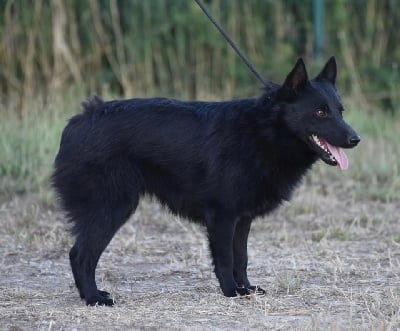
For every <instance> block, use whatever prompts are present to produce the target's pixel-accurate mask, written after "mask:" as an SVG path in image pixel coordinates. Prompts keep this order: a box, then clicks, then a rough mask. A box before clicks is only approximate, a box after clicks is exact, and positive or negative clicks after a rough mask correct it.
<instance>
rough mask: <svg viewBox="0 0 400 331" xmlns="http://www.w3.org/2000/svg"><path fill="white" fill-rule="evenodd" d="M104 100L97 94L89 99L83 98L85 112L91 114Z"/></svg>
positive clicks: (82, 105)
mask: <svg viewBox="0 0 400 331" xmlns="http://www.w3.org/2000/svg"><path fill="white" fill-rule="evenodd" d="M103 102H104V101H103V100H102V99H101V98H100V97H98V96H97V95H93V96H91V97H90V98H88V99H85V100H82V102H81V108H82V111H83V113H84V114H88V115H89V114H91V113H93V111H94V110H95V109H96V108H97V106H99V105H101V104H102V103H103Z"/></svg>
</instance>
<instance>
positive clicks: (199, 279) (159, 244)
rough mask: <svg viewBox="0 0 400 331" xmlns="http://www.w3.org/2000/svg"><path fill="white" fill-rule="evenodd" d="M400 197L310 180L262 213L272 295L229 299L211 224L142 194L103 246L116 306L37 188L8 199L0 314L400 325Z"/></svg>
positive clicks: (149, 321) (177, 322) (104, 321)
mask: <svg viewBox="0 0 400 331" xmlns="http://www.w3.org/2000/svg"><path fill="white" fill-rule="evenodd" d="M399 215H400V206H399V203H398V202H393V203H382V202H374V201H354V200H352V198H351V192H347V191H346V188H342V189H340V188H339V189H338V188H337V187H336V188H330V187H329V186H328V188H326V187H325V188H323V189H322V188H321V187H320V186H317V185H315V184H313V183H308V184H307V185H303V186H302V187H301V188H300V189H298V190H297V191H296V193H295V197H294V199H293V200H292V201H291V202H290V203H285V204H284V205H283V206H281V208H280V209H278V211H277V212H275V213H274V214H272V215H269V216H268V217H265V218H263V219H259V220H257V221H255V222H254V224H253V228H252V232H251V234H250V239H249V277H250V279H251V280H252V282H253V283H254V284H258V285H260V286H262V287H263V288H264V289H265V290H266V291H267V295H266V296H264V297H255V296H251V297H247V298H225V297H224V296H222V294H221V292H220V290H219V287H218V284H217V281H216V279H215V276H214V274H213V272H212V266H211V261H210V257H209V252H208V244H207V241H206V236H205V235H204V230H203V229H202V228H201V227H199V226H197V225H195V224H192V223H189V222H187V221H186V220H181V219H178V218H176V217H174V216H172V215H171V214H169V213H168V212H166V211H165V210H164V209H162V208H160V206H159V205H158V204H157V203H153V202H150V201H148V200H145V201H143V202H142V203H141V205H140V207H139V208H138V210H137V212H136V213H135V215H134V216H132V218H131V219H130V221H129V222H128V223H127V224H126V225H125V226H124V227H123V228H122V229H121V231H120V232H119V233H118V234H117V236H116V237H115V238H114V239H113V241H112V242H111V244H110V246H109V247H108V248H107V250H106V252H105V253H104V254H103V256H102V258H101V260H100V264H99V267H98V270H97V282H98V285H99V287H101V288H103V289H105V290H107V291H110V292H111V293H112V295H113V296H114V297H115V300H116V302H117V304H116V306H115V307H112V308H110V307H86V306H85V304H84V302H83V301H81V300H80V298H79V296H78V293H77V291H76V289H75V288H74V284H73V279H72V274H71V271H70V267H69V262H68V250H69V247H70V246H71V244H72V240H71V238H70V236H69V234H68V232H67V226H66V224H65V222H64V220H63V216H62V214H61V213H60V212H57V211H54V210H50V209H46V208H44V207H41V206H40V204H39V203H37V201H36V199H35V197H28V198H15V199H13V200H12V201H10V202H8V203H5V204H3V205H1V206H0V224H1V227H0V270H1V273H0V320H1V321H2V325H1V328H2V329H6V330H28V329H38V330H42V329H46V330H59V329H74V330H84V329H99V326H101V329H104V330H112V329H143V328H152V329H160V328H162V329H221V330H232V329H237V330H246V329H263V330H265V329H276V330H293V329H312V330H313V329H318V330H330V329H338V330H344V329H351V330H364V329H374V330H376V329H386V330H389V329H396V328H398V327H400V315H399V314H400V222H399Z"/></svg>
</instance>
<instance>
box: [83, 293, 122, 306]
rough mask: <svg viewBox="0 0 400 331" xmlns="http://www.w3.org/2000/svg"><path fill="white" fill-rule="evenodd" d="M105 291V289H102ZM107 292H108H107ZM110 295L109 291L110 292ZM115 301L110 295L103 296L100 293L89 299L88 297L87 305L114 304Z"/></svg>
mask: <svg viewBox="0 0 400 331" xmlns="http://www.w3.org/2000/svg"><path fill="white" fill-rule="evenodd" d="M101 292H105V291H101ZM105 293H107V292H105ZM108 295H109V293H108ZM114 304H115V301H114V299H111V298H110V297H109V296H103V295H101V294H98V295H96V296H94V297H91V298H89V299H86V305H88V306H114Z"/></svg>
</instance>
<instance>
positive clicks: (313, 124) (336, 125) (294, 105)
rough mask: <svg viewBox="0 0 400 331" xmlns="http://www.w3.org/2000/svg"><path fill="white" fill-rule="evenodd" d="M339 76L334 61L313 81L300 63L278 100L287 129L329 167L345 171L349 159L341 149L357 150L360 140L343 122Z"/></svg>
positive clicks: (288, 77)
mask: <svg viewBox="0 0 400 331" xmlns="http://www.w3.org/2000/svg"><path fill="white" fill-rule="evenodd" d="M336 75H337V67H336V61H335V58H334V57H331V58H330V59H329V60H328V62H327V63H326V64H325V66H324V68H323V69H322V70H321V72H320V73H319V74H318V75H317V76H316V77H315V78H313V79H311V80H309V79H308V76H307V71H306V68H305V65H304V62H303V60H302V59H299V60H298V61H297V63H296V65H295V66H294V68H293V69H292V71H291V72H290V73H289V75H288V76H287V78H286V80H285V82H284V83H283V85H282V86H280V87H279V88H278V89H277V91H276V95H275V98H276V100H277V101H278V102H279V104H281V106H282V107H281V109H282V112H283V113H282V117H283V121H284V122H285V125H286V126H287V128H288V129H289V130H290V131H291V132H292V133H293V134H294V135H295V136H296V137H297V138H299V139H300V140H301V141H303V142H304V143H305V144H306V145H307V146H308V148H310V149H311V151H313V152H314V153H315V154H316V155H317V156H318V157H319V158H321V159H322V160H323V161H325V162H326V163H327V164H329V165H338V166H339V167H340V169H342V170H345V169H347V167H348V159H347V156H346V154H345V153H344V152H343V151H342V149H341V148H352V147H355V146H356V145H357V144H358V143H359V142H360V137H359V135H358V134H357V133H356V132H355V131H354V130H353V129H352V128H351V127H350V126H349V125H348V124H347V123H346V122H345V121H344V119H343V111H344V107H343V104H342V101H341V99H340V96H339V94H338V91H337V90H336V87H335V82H336Z"/></svg>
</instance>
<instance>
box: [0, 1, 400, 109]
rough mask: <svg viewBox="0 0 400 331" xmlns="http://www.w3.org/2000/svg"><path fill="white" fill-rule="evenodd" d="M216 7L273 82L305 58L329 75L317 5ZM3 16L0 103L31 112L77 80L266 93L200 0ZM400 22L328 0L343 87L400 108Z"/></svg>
mask: <svg viewBox="0 0 400 331" xmlns="http://www.w3.org/2000/svg"><path fill="white" fill-rule="evenodd" d="M205 3H206V5H207V7H208V8H209V9H210V11H211V12H212V14H213V15H214V17H215V18H216V19H217V20H218V21H219V22H220V23H221V24H222V26H223V27H224V28H225V29H226V31H227V32H228V33H229V35H230V36H231V37H232V38H233V39H234V40H235V41H236V42H237V44H238V45H239V46H240V48H241V49H242V50H243V51H244V53H245V54H246V55H247V56H248V57H249V58H250V59H251V61H252V62H253V63H254V65H255V66H256V67H257V68H258V70H259V71H260V72H262V73H263V74H264V75H265V77H266V78H267V79H271V80H274V81H277V82H280V81H282V80H283V79H284V76H285V75H286V74H287V72H288V71H289V70H290V68H291V66H292V65H293V63H294V61H295V60H296V58H297V57H300V56H302V57H304V58H305V59H306V62H307V63H308V66H309V68H310V71H311V72H312V74H315V73H316V71H317V70H318V69H319V68H320V66H321V63H315V62H317V61H314V60H313V58H314V54H313V35H314V31H313V24H312V19H311V18H312V1H311V0H304V1H297V0H275V1H274V0H248V1H242V0H229V1H228V0H212V1H211V0H209V1H205ZM0 9H1V12H2V13H3V14H2V15H1V16H0V35H1V38H0V63H1V65H0V98H1V99H0V102H1V103H2V104H3V105H4V104H7V103H8V102H9V101H10V100H14V101H15V100H18V102H19V104H18V109H20V111H21V113H22V116H23V115H24V114H23V111H24V109H26V108H27V106H26V105H29V102H28V101H29V100H31V98H32V97H33V96H34V95H36V94H37V93H42V94H43V95H52V94H56V93H59V92H63V91H65V90H66V89H68V88H69V87H71V86H76V85H77V86H79V88H80V90H81V91H82V92H83V93H85V94H91V93H98V94H114V95H122V96H125V97H133V96H152V95H168V96H175V97H180V98H213V99H222V98H229V97H235V96H239V95H240V96H248V95H254V94H257V93H258V92H259V87H260V83H259V82H258V81H257V79H255V77H254V76H252V74H251V73H250V71H249V70H248V68H247V67H246V66H245V65H244V64H243V63H241V60H240V59H239V58H238V57H237V55H236V54H235V53H234V52H233V51H232V50H231V49H230V47H229V46H228V44H227V43H226V41H225V40H224V39H223V38H222V37H221V36H220V35H219V33H218V32H217V31H216V30H215V28H214V27H213V26H212V25H211V23H210V22H209V21H208V20H207V18H206V17H205V15H204V14H203V13H202V12H201V10H200V9H199V8H198V6H197V5H196V3H195V2H194V1H191V0H173V1H172V0H149V1H142V0H129V1H128V0H87V1H81V0H68V1H67V0H32V1H26V0H0ZM399 26H400V1H397V0H351V1H350V0H349V1H345V0H337V1H333V0H326V1H325V31H324V35H325V41H326V42H325V48H324V52H325V57H326V58H327V57H328V56H330V55H335V56H336V57H337V59H338V63H339V67H340V72H339V79H340V84H341V90H342V91H347V93H348V94H350V93H351V94H352V95H353V96H354V97H356V98H358V99H359V100H360V101H361V103H363V104H364V105H365V106H367V107H369V108H370V109H373V110H375V109H384V110H389V111H394V110H395V109H396V107H398V105H399V104H400V102H399V101H400V100H399V98H400V96H399V95H400V92H399V90H400V73H399V62H400V47H399V45H400V40H399V39H400V34H399V33H398V27H399ZM3 108H5V107H3ZM28 108H29V106H28Z"/></svg>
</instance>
